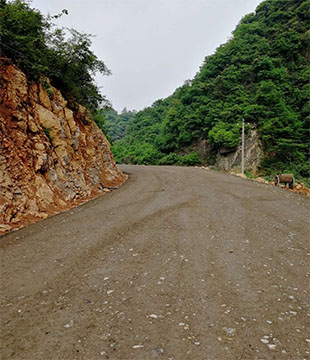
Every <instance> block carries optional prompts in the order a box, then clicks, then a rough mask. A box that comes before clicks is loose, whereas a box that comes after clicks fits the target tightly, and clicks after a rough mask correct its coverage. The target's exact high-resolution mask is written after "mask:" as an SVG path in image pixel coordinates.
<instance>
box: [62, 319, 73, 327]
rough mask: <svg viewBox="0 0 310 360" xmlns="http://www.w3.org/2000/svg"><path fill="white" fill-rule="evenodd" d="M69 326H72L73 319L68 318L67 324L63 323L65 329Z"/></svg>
mask: <svg viewBox="0 0 310 360" xmlns="http://www.w3.org/2000/svg"><path fill="white" fill-rule="evenodd" d="M71 326H73V320H70V321H69V322H68V324H66V325H64V327H65V328H66V329H68V328H70V327H71Z"/></svg>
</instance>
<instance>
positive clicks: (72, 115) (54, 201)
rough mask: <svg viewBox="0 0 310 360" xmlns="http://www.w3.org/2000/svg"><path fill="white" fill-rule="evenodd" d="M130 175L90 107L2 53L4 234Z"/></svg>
mask: <svg viewBox="0 0 310 360" xmlns="http://www.w3.org/2000/svg"><path fill="white" fill-rule="evenodd" d="M125 179H126V176H125V175H124V174H123V173H122V172H121V171H120V170H119V169H118V168H117V166H116V164H115V162H114V160H113V156H112V153H111V151H110V144H109V142H108V141H107V139H106V137H105V136H104V134H103V133H102V132H101V131H100V130H99V128H98V127H97V125H96V124H95V123H94V122H93V121H92V120H91V119H90V116H89V113H88V111H87V110H86V109H85V108H84V107H82V106H81V105H78V104H75V105H74V106H73V107H72V106H71V109H69V108H68V106H67V101H66V100H65V99H64V98H63V96H62V95H61V93H60V91H58V90H57V89H55V88H54V87H52V86H51V85H50V84H49V82H48V79H43V81H41V83H39V84H36V83H31V84H29V83H28V82H27V78H26V76H25V74H24V73H22V72H21V71H20V70H19V69H18V68H17V67H16V66H15V65H13V64H12V62H11V61H10V60H8V59H3V58H1V59H0V234H1V233H5V232H7V231H10V230H12V229H14V228H19V227H21V226H23V225H27V224H30V223H32V222H36V221H38V220H40V219H44V218H46V217H48V216H49V215H52V214H55V213H58V212H60V211H62V210H65V209H68V208H70V207H73V206H76V205H78V204H79V203H81V202H83V201H85V200H88V199H91V198H94V197H96V196H98V195H100V194H102V193H104V192H105V191H108V190H107V188H106V187H111V186H112V187H116V186H118V185H120V184H121V183H122V182H123V181H124V180H125Z"/></svg>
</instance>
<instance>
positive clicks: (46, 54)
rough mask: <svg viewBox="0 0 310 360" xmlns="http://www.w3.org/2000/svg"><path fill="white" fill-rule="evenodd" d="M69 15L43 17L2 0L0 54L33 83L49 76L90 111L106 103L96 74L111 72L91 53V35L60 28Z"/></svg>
mask: <svg viewBox="0 0 310 360" xmlns="http://www.w3.org/2000/svg"><path fill="white" fill-rule="evenodd" d="M66 14H68V11H67V10H65V9H64V10H63V11H62V13H61V14H57V15H54V16H46V17H45V16H43V15H42V14H41V13H40V12H39V11H38V10H35V9H32V8H31V7H30V6H29V4H28V2H26V1H22V0H14V1H10V2H8V1H6V0H1V1H0V18H1V21H0V39H1V41H0V52H1V55H2V56H6V57H8V58H10V59H12V60H13V61H14V63H15V64H16V65H17V66H18V67H19V68H20V69H21V70H23V71H24V72H25V73H26V74H27V76H28V77H29V78H30V79H32V80H38V79H39V78H40V76H41V75H45V76H47V77H48V78H49V79H50V80H51V83H52V85H54V86H55V87H56V88H58V89H59V90H61V91H62V93H63V94H64V95H65V97H66V98H67V99H68V100H71V99H72V100H75V101H77V102H79V103H81V104H82V105H85V106H87V107H89V108H90V109H96V108H98V107H99V106H100V104H102V103H103V102H106V99H105V97H104V96H103V95H101V93H100V91H99V88H98V87H97V85H96V84H95V83H94V80H93V76H94V74H95V73H96V72H100V73H102V74H105V75H108V74H110V71H109V70H108V68H107V67H106V65H105V64H104V62H103V61H101V60H99V59H98V58H97V56H96V55H95V54H94V53H93V52H92V50H91V35H89V34H81V33H79V32H78V31H76V30H74V29H63V28H57V27H56V26H55V25H54V24H53V21H54V19H57V18H59V17H60V16H62V15H66Z"/></svg>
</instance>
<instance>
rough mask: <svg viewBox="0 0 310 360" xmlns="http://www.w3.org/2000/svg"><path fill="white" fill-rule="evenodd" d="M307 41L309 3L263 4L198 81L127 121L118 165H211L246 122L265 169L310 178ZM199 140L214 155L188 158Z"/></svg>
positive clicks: (271, 0) (281, 0)
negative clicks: (255, 132) (257, 143)
mask: <svg viewBox="0 0 310 360" xmlns="http://www.w3.org/2000/svg"><path fill="white" fill-rule="evenodd" d="M206 37H207V35H206ZM206 41H207V40H206ZM309 44H310V1H309V0H267V1H264V2H262V3H261V4H260V5H259V6H258V7H257V9H256V11H255V12H254V13H251V14H248V15H246V16H245V17H244V18H243V19H242V20H241V21H240V23H239V24H238V25H237V27H236V29H235V30H234V32H233V35H232V38H231V39H230V40H229V41H228V42H227V43H226V44H224V45H221V46H219V47H218V49H217V50H216V52H215V54H213V55H211V56H207V57H206V58H205V60H204V63H203V65H202V66H201V68H200V70H199V72H198V73H197V75H196V76H195V78H194V79H193V80H190V81H186V82H185V83H184V85H183V86H181V87H180V88H178V89H177V90H176V91H175V92H174V93H173V94H172V95H171V96H170V97H168V98H166V99H163V100H158V101H156V102H155V103H154V104H153V105H152V106H151V107H149V108H146V109H144V110H142V111H140V112H138V113H137V114H136V115H135V116H134V117H133V118H132V119H131V120H130V123H129V124H128V126H127V133H126V136H125V137H124V138H123V139H121V140H117V141H115V142H114V144H113V147H112V149H113V152H114V156H115V157H116V160H117V161H118V162H128V163H138V164H173V163H178V164H195V163H199V162H201V161H202V160H203V161H206V162H207V163H212V161H214V156H212V154H213V155H214V154H216V153H217V151H218V149H219V148H220V147H221V146H225V147H235V146H236V145H238V144H239V142H240V131H241V129H240V123H241V119H242V118H244V119H245V121H246V122H247V123H249V124H250V126H251V127H252V128H253V127H256V128H257V129H258V131H259V134H260V138H261V141H262V144H263V147H264V154H265V159H264V160H263V162H262V164H261V167H262V169H264V170H265V171H266V172H268V171H270V172H271V171H295V173H297V174H299V176H302V177H308V176H309V169H310V166H309V139H310V136H309V117H310V115H309V114H310V103H309V88H310V85H309V80H310V68H309V60H310V46H309ZM198 139H206V140H207V142H208V144H210V145H211V147H212V154H211V156H209V158H207V159H200V158H199V156H198V155H197V154H196V153H194V152H192V153H191V151H190V149H191V145H192V144H194V143H195V141H197V140H198ZM113 140H114V139H113ZM184 149H186V152H187V153H188V154H187V155H185V156H184V154H185V152H184Z"/></svg>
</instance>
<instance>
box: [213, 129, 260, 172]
mask: <svg viewBox="0 0 310 360" xmlns="http://www.w3.org/2000/svg"><path fill="white" fill-rule="evenodd" d="M241 152H242V149H241V145H240V146H238V147H237V148H235V149H231V148H224V147H222V148H221V149H220V150H219V152H218V154H217V156H216V164H215V166H216V167H217V168H218V169H220V170H226V171H227V170H232V169H238V168H239V169H240V168H241ZM263 156H264V153H263V150H262V144H261V142H260V139H259V135H258V132H257V129H255V128H252V129H251V131H250V133H249V134H247V135H246V136H245V142H244V167H245V169H246V170H249V171H251V172H252V173H253V174H256V173H257V168H258V166H259V164H260V162H261V161H262V159H263Z"/></svg>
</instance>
